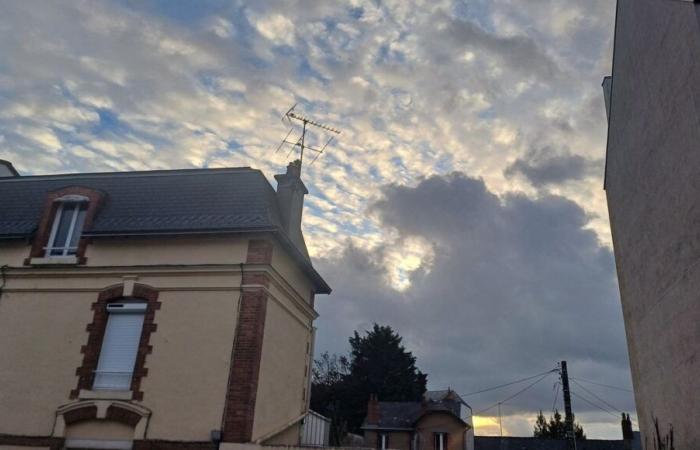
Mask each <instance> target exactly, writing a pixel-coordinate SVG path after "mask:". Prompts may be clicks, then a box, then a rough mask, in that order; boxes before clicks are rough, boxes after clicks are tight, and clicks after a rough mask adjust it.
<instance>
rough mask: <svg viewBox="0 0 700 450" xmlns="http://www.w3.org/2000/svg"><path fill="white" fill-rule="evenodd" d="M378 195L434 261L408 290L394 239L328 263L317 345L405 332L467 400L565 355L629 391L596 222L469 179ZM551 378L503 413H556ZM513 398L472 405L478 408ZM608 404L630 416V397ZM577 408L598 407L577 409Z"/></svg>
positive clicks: (575, 209)
mask: <svg viewBox="0 0 700 450" xmlns="http://www.w3.org/2000/svg"><path fill="white" fill-rule="evenodd" d="M382 193H383V198H382V199H381V200H379V201H377V202H376V203H374V204H373V205H372V207H371V208H370V209H371V212H372V213H374V214H376V215H377V216H378V218H379V220H380V222H381V224H382V226H384V227H386V228H388V229H392V230H394V231H395V232H396V233H397V234H398V241H397V242H398V243H399V244H400V242H401V241H402V240H405V239H411V238H420V239H422V240H425V241H426V242H428V243H430V246H431V247H432V249H433V252H434V257H433V259H432V264H430V265H429V266H428V265H425V266H423V267H421V268H419V269H418V270H416V271H415V272H413V273H412V274H411V276H410V278H411V279H410V281H411V285H410V287H409V288H408V289H406V290H405V291H402V292H399V291H396V290H394V289H392V288H391V287H389V285H388V283H387V281H386V275H387V273H386V265H385V264H382V261H383V260H384V258H385V257H386V255H387V254H388V253H390V252H391V251H392V246H394V245H399V244H396V243H394V242H386V243H384V244H383V245H380V246H379V247H377V248H375V249H373V250H362V249H358V248H356V247H353V246H348V247H347V248H346V249H345V251H344V252H343V253H342V254H339V255H338V256H337V257H333V258H326V259H322V260H320V261H318V267H319V270H320V271H321V272H322V273H323V274H324V275H325V276H326V277H327V278H328V280H329V282H330V283H331V285H332V286H333V287H334V293H333V296H331V297H329V298H328V299H322V300H321V301H319V302H318V308H319V311H320V313H321V319H320V320H319V322H318V326H319V335H318V349H319V350H331V351H344V349H346V348H347V343H346V338H347V336H349V335H350V333H351V332H352V330H354V329H357V328H359V329H363V328H366V327H369V326H370V324H371V323H372V322H374V321H376V322H380V323H388V324H390V325H391V326H393V327H395V328H396V329H397V330H398V331H399V333H401V334H402V335H403V336H404V337H405V338H406V342H407V345H408V346H409V347H410V349H411V350H412V351H414V352H415V353H416V355H417V356H418V363H419V366H420V367H421V369H422V370H424V371H426V372H427V373H428V374H429V384H430V386H431V387H433V388H440V387H445V386H451V387H452V388H454V389H457V390H458V391H459V392H469V391H473V390H477V389H479V388H482V387H485V386H492V385H495V384H499V383H503V382H507V381H510V380H513V379H517V378H521V377H524V376H528V375H531V374H535V373H539V372H542V371H544V370H547V369H550V368H552V367H554V365H555V364H556V362H557V361H559V360H562V359H566V360H568V361H569V365H570V368H571V371H572V373H573V374H575V375H576V376H579V377H581V378H584V379H592V380H599V381H601V382H603V383H608V384H618V385H623V386H629V385H630V380H629V364H628V359H627V352H626V347H625V336H624V329H623V323H622V316H621V311H620V305H619V300H618V291H617V284H616V280H615V271H614V263H613V256H612V254H611V251H610V250H609V249H608V248H607V247H605V246H603V245H601V244H600V242H599V241H598V239H597V238H596V236H595V234H594V233H593V232H592V231H590V230H587V229H586V226H587V224H588V216H587V215H586V213H585V212H584V211H583V210H582V209H581V207H579V206H578V205H577V204H576V203H574V202H572V201H570V200H567V199H565V198H563V197H558V196H543V197H541V198H538V199H531V198H528V197H525V196H522V195H515V194H508V195H505V196H497V195H496V194H494V193H492V192H490V191H489V189H488V188H487V186H486V185H485V184H484V182H483V181H482V180H481V179H476V178H471V177H469V176H467V175H465V174H463V173H453V174H450V175H447V176H442V177H441V176H433V177H430V178H427V179H424V180H422V181H421V182H420V183H419V184H418V185H417V186H415V187H407V186H399V185H388V186H385V187H384V188H383V189H382ZM554 382H555V377H554V376H552V377H551V379H548V380H546V382H543V383H542V384H541V385H540V386H538V387H537V388H534V389H533V390H532V391H531V392H528V393H527V394H526V395H523V396H522V397H518V398H516V399H514V400H513V401H511V402H509V403H508V405H507V407H506V406H504V407H503V409H504V414H515V413H522V412H527V411H536V410H539V409H543V410H545V411H546V410H548V409H549V408H551V405H552V401H553V397H554V392H553V390H552V386H553V383H554ZM515 390H517V388H515ZM512 392H514V390H513V389H511V390H505V391H499V392H491V393H488V394H484V395H482V396H478V397H470V398H468V401H469V402H470V403H472V405H473V406H474V407H475V409H477V410H478V409H479V408H482V407H484V406H488V405H490V404H492V403H495V402H498V401H499V400H502V399H503V398H505V397H506V396H507V395H508V394H509V393H512ZM582 394H584V395H585V392H582ZM605 394H610V393H605ZM607 398H608V399H609V401H610V403H612V404H615V405H616V406H618V405H619V406H618V407H619V408H621V409H625V410H631V411H633V410H634V405H633V403H632V402H633V401H632V398H631V396H630V395H628V394H627V393H624V392H617V393H612V395H609V396H607ZM576 409H577V411H578V412H580V413H583V412H584V411H590V410H591V407H590V406H588V405H586V404H585V403H582V402H579V404H576ZM494 413H495V412H494V411H491V414H494ZM477 432H478V430H477Z"/></svg>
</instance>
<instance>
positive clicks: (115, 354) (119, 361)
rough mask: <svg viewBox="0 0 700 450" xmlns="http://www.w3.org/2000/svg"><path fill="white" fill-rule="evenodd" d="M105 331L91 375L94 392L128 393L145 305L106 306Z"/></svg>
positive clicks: (123, 304) (116, 304) (119, 304)
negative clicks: (94, 368) (119, 391)
mask: <svg viewBox="0 0 700 450" xmlns="http://www.w3.org/2000/svg"><path fill="white" fill-rule="evenodd" d="M107 314H108V319H107V328H106V329H105V334H104V338H103V340H102V348H101V350H100V359H99V360H98V362H97V370H96V371H95V381H94V383H93V387H92V388H93V389H94V390H123V391H126V390H129V388H130V387H131V378H132V376H133V374H134V365H135V363H136V355H137V353H138V349H139V342H140V341H141V332H142V331H143V319H144V316H145V314H146V304H145V303H112V304H109V305H107Z"/></svg>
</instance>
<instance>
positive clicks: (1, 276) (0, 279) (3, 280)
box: [0, 264, 10, 299]
mask: <svg viewBox="0 0 700 450" xmlns="http://www.w3.org/2000/svg"><path fill="white" fill-rule="evenodd" d="M8 267H10V266H8V265H7V264H5V265H4V266H0V299H2V290H3V288H4V287H5V285H6V284H7V275H6V274H5V270H7V268H8Z"/></svg>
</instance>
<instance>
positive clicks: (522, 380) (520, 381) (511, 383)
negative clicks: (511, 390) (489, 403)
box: [459, 369, 557, 397]
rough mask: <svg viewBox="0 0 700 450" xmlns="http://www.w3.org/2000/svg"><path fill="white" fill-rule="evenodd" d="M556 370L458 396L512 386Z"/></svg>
mask: <svg viewBox="0 0 700 450" xmlns="http://www.w3.org/2000/svg"><path fill="white" fill-rule="evenodd" d="M556 371H557V369H552V370H548V371H546V372H542V373H538V374H537V375H532V376H530V377H527V378H522V379H520V380H515V381H511V382H510V383H505V384H499V385H498V386H494V387H490V388H486V389H481V390H479V391H474V392H469V393H467V394H459V396H460V397H468V396H470V395H476V394H481V393H483V392H489V391H495V390H496V389H501V388H504V387H508V386H512V385H514V384H518V383H522V382H524V381H528V380H532V379H533V378H537V377H541V376H542V375H549V374H550V373H552V372H556Z"/></svg>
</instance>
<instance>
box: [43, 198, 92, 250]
mask: <svg viewBox="0 0 700 450" xmlns="http://www.w3.org/2000/svg"><path fill="white" fill-rule="evenodd" d="M54 202H56V203H57V204H58V207H57V208H56V211H55V213H54V215H53V222H52V224H51V233H50V234H49V240H48V242H47V243H46V246H45V247H44V257H45V258H61V257H66V256H75V255H77V254H78V250H79V249H80V239H81V238H82V236H78V239H77V241H76V245H75V247H71V246H70V243H71V242H72V241H73V234H74V233H75V228H76V225H77V221H78V216H79V215H80V211H81V210H82V209H83V208H84V210H85V213H84V214H83V218H82V223H81V224H80V234H81V235H82V230H83V229H84V227H85V221H86V218H87V210H88V208H89V207H90V199H89V198H87V197H85V196H83V195H66V196H63V197H60V198H57V199H56V200H54ZM67 204H70V205H75V206H73V214H72V216H71V219H70V224H69V225H68V232H67V233H66V238H65V241H64V242H63V245H62V246H57V245H56V235H57V234H58V229H59V228H60V225H61V219H62V218H63V210H64V209H65V207H66V205H67ZM55 250H60V251H61V254H58V255H57V254H54V253H53V252H54V251H55ZM71 250H73V252H72V253H71Z"/></svg>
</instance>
